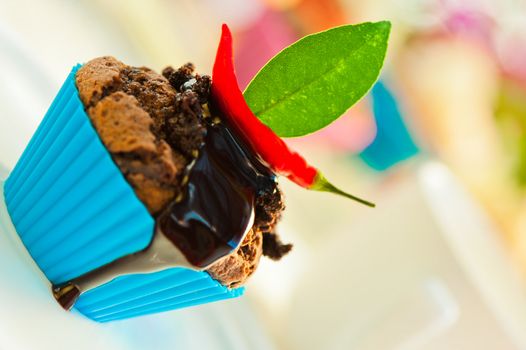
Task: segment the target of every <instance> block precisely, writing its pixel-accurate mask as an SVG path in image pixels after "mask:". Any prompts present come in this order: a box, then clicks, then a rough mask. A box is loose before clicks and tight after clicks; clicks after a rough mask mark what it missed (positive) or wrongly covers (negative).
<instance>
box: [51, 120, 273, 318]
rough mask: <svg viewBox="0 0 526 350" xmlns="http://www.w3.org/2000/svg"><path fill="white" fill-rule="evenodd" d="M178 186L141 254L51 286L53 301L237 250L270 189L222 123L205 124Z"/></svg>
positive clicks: (68, 303)
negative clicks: (129, 276) (257, 200)
mask: <svg viewBox="0 0 526 350" xmlns="http://www.w3.org/2000/svg"><path fill="white" fill-rule="evenodd" d="M207 120H208V121H210V120H211V118H207ZM183 184H184V185H185V186H184V192H183V193H182V196H181V197H180V198H178V199H177V200H176V201H174V202H173V203H171V204H170V205H169V206H168V207H167V208H166V209H165V210H164V212H163V213H162V214H161V215H160V216H159V217H158V218H157V227H156V231H155V233H154V236H153V239H152V241H151V243H150V245H149V246H148V247H147V248H146V249H144V250H142V251H140V252H138V253H135V254H130V255H127V256H124V257H122V258H120V259H117V260H115V261H113V262H111V263H109V264H107V265H105V266H102V267H100V268H98V269H96V270H93V271H91V272H89V273H87V274H85V275H83V276H80V277H78V278H76V279H74V280H72V281H69V282H67V283H65V284H64V285H61V286H55V287H54V288H53V294H54V295H55V298H56V299H57V300H58V302H59V303H60V304H61V305H62V306H63V307H64V308H65V309H69V308H71V307H72V305H74V303H75V301H76V299H77V298H78V297H79V296H80V294H82V293H83V292H85V291H87V290H89V289H92V288H96V287H98V286H100V285H102V284H105V283H107V282H109V281H111V280H113V279H115V278H116V277H119V276H122V275H126V274H134V273H150V272H155V271H160V270H163V269H166V268H169V267H181V266H184V267H189V268H192V269H195V270H202V269H205V268H206V267H208V266H209V265H211V264H213V263H214V262H216V261H217V260H218V259H220V258H222V257H224V256H226V255H228V254H230V253H232V252H233V251H234V250H235V249H236V248H237V247H239V246H240V244H241V242H242V241H243V238H244V237H245V235H246V234H247V232H248V231H249V230H250V229H251V227H252V225H253V222H254V200H255V197H256V195H257V193H258V191H264V190H266V189H268V188H269V187H270V186H272V187H274V186H275V177H274V175H273V174H272V173H271V172H270V171H269V170H268V169H267V168H266V167H265V166H264V165H262V163H261V162H260V161H259V160H258V159H257V158H256V157H255V156H254V155H253V154H252V153H251V152H249V151H247V148H246V147H245V146H244V145H243V143H242V142H240V141H239V140H238V139H237V138H236V137H235V136H234V135H233V134H232V133H231V132H230V130H229V129H228V128H227V127H226V126H225V125H224V124H223V123H210V125H209V126H208V128H207V135H206V138H205V143H204V145H203V147H202V148H201V149H200V150H199V155H198V156H197V158H196V159H195V160H194V161H193V162H192V163H191V164H190V165H189V166H188V169H187V172H186V174H185V176H184V180H183Z"/></svg>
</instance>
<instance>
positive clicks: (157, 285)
mask: <svg viewBox="0 0 526 350" xmlns="http://www.w3.org/2000/svg"><path fill="white" fill-rule="evenodd" d="M79 68H80V66H76V67H74V68H73V70H72V72H71V73H70V74H69V76H68V78H67V79H66V81H65V83H64V85H63V86H62V88H61V89H60V91H59V93H58V95H57V96H56V98H55V100H54V101H53V103H52V105H51V107H50V108H49V110H48V112H47V113H46V115H45V117H44V119H43V121H42V123H41V124H40V126H39V127H38V129H37V131H36V132H35V134H34V135H33V137H32V139H31V141H30V142H29V144H28V146H27V147H26V149H25V151H24V153H23V154H22V156H21V157H20V159H19V161H18V163H17V164H16V166H15V168H14V169H13V171H12V172H11V174H10V175H9V177H8V179H7V180H6V182H5V185H4V194H5V201H6V205H7V209H8V211H9V214H10V216H11V219H12V221H13V224H14V226H15V227H16V230H17V233H18V235H19V236H20V238H21V240H22V242H23V243H24V245H25V246H26V248H27V250H28V251H29V253H30V255H31V256H32V257H33V259H34V260H35V262H36V263H37V265H38V266H39V267H40V269H41V270H42V271H43V272H44V274H45V275H46V276H47V278H48V279H49V280H50V281H51V282H52V283H53V284H60V283H64V282H66V281H68V280H71V279H73V278H75V277H78V276H80V275H83V274H84V273H86V272H89V271H92V270H94V269H96V268H98V267H101V266H103V265H105V264H107V263H109V262H111V261H113V260H116V259H118V258H120V257H123V256H125V255H128V254H131V253H135V252H138V251H140V250H142V249H144V248H146V247H147V246H148V244H149V243H150V241H151V239H152V236H153V232H154V225H155V221H154V219H153V218H152V217H151V216H150V214H149V213H148V211H147V209H146V208H145V207H144V205H143V204H142V202H141V201H140V200H139V199H138V198H137V197H136V195H135V193H134V191H133V189H132V187H131V186H130V185H129V184H128V183H127V182H126V180H125V178H124V177H123V175H122V173H121V172H120V170H119V169H118V167H117V166H116V165H115V163H114V162H113V160H112V159H111V156H110V154H109V152H108V151H107V150H106V148H105V147H104V145H103V144H102V142H101V140H100V139H99V137H98V135H97V132H96V131H95V129H94V128H93V126H92V125H91V122H90V120H89V117H88V116H87V114H86V112H85V111H84V106H83V104H82V102H81V100H80V98H79V94H78V91H77V88H76V86H75V73H76V72H77V70H78V69H79ZM242 292H243V289H242V288H241V289H237V290H236V289H234V290H232V289H229V288H226V287H224V286H222V285H221V284H220V283H218V282H217V281H215V280H214V279H212V278H211V277H210V275H208V274H207V273H206V272H198V271H193V270H189V269H185V268H172V269H168V270H165V271H161V272H157V273H150V274H140V275H127V276H122V277H119V278H117V279H115V280H113V281H111V282H109V283H107V284H105V285H103V286H100V287H97V288H95V289H93V290H91V291H88V292H86V293H84V294H82V295H81V297H80V298H79V300H78V302H77V304H76V305H75V306H74V307H75V308H76V309H78V310H79V311H80V312H81V313H83V314H84V315H86V316H87V317H89V318H92V319H94V320H97V321H110V320H118V319H122V318H128V317H134V316H140V315H143V314H150V313H154V312H160V311H167V310H172V309H177V308H181V307H186V306H191V305H197V304H202V303H207V302H211V301H216V300H221V299H227V298H232V297H236V296H239V295H241V294H242ZM50 298H52V295H51V292H50Z"/></svg>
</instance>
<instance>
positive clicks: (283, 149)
mask: <svg viewBox="0 0 526 350" xmlns="http://www.w3.org/2000/svg"><path fill="white" fill-rule="evenodd" d="M211 90H212V98H213V100H214V102H215V104H216V105H217V107H218V108H219V109H220V110H221V111H222V112H223V114H224V116H225V117H226V118H227V119H228V121H229V122H230V124H231V125H232V127H233V128H234V129H235V130H236V132H237V133H238V134H239V135H241V136H242V137H243V139H244V141H245V142H246V143H247V144H248V146H249V147H250V148H251V149H252V151H253V152H255V153H256V154H258V155H259V156H260V157H261V158H262V159H263V161H265V162H266V163H267V165H268V166H269V167H270V168H271V169H272V170H273V171H274V172H276V173H278V174H280V175H283V176H286V177H287V178H289V179H290V180H292V181H293V182H295V183H296V184H298V185H300V186H302V187H305V188H307V189H310V190H317V191H326V192H333V193H336V194H339V195H342V196H345V197H347V198H350V199H353V200H356V201H358V202H360V203H363V204H366V205H368V206H372V207H374V204H373V203H370V202H368V201H365V200H363V199H360V198H357V197H355V196H352V195H350V194H347V193H345V192H343V191H341V190H339V189H338V188H336V187H335V186H333V185H332V184H331V183H330V182H328V181H327V179H325V177H324V176H323V175H322V174H321V172H320V171H319V170H318V169H316V168H315V167H313V166H311V165H309V164H307V162H306V161H305V159H304V158H303V157H302V156H301V155H299V154H298V153H296V152H294V151H292V150H290V149H289V147H288V146H287V145H286V144H285V142H284V141H283V140H282V139H281V138H280V137H279V136H277V135H276V134H275V133H274V132H273V131H272V130H271V129H270V128H269V127H268V126H266V125H265V124H263V123H262V122H261V121H260V120H259V119H258V118H257V117H256V116H255V115H254V113H252V111H251V110H250V108H249V107H248V105H247V103H246V101H245V98H244V97H243V93H242V92H241V90H240V89H239V86H238V84H237V78H236V74H235V71H234V62H233V52H232V34H231V33H230V29H229V28H228V26H227V25H226V24H223V26H222V33H221V41H220V42H219V47H218V49H217V55H216V60H215V63H214V68H213V70H212V87H211Z"/></svg>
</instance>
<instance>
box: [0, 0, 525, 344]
mask: <svg viewBox="0 0 526 350" xmlns="http://www.w3.org/2000/svg"><path fill="white" fill-rule="evenodd" d="M384 19H386V20H390V21H391V22H392V32H391V38H390V46H389V51H388V55H387V59H386V64H385V67H384V70H383V73H382V75H381V77H380V80H379V81H378V83H377V84H376V85H375V86H374V87H373V89H372V90H371V91H370V93H369V94H368V95H367V96H366V98H364V99H362V101H360V102H359V103H358V104H357V105H355V106H354V107H353V108H352V109H351V110H350V111H348V112H347V113H346V114H345V115H344V116H343V117H342V118H340V119H339V120H338V121H336V122H334V123H333V124H331V125H330V126H329V127H327V128H325V129H324V130H322V131H321V132H319V133H316V134H315V135H309V136H307V137H303V138H298V139H289V140H287V141H288V142H289V143H290V145H291V146H292V147H293V148H295V149H296V150H298V151H301V152H302V153H303V154H304V155H305V156H306V157H307V159H309V160H311V162H312V163H313V164H316V165H317V166H318V167H319V168H320V169H323V170H324V172H325V174H326V175H327V177H329V178H331V179H333V181H334V182H335V183H336V184H338V185H340V186H341V187H343V188H344V189H346V190H349V191H350V192H352V193H355V194H357V195H360V196H363V197H365V198H368V199H370V200H372V201H374V202H376V203H377V208H376V209H370V208H366V207H362V206H359V205H357V204H355V203H351V202H350V201H346V200H345V199H341V198H337V197H335V196H331V195H327V194H320V193H311V192H307V191H304V190H302V189H300V188H297V187H295V186H294V185H291V184H290V183H288V182H287V181H286V180H282V181H281V182H282V186H283V188H284V191H285V193H286V197H287V198H286V199H287V211H286V212H285V215H284V218H283V221H282V223H281V226H280V233H281V236H282V238H283V240H284V241H286V242H293V243H294V245H295V246H294V250H293V251H292V252H291V254H289V255H288V256H286V257H285V258H284V259H283V260H282V261H280V262H273V261H268V260H262V262H261V265H260V268H259V271H258V273H257V274H256V275H255V276H254V277H253V278H252V279H251V280H250V281H249V283H248V286H247V293H246V297H244V299H243V300H242V301H238V300H234V301H228V302H224V303H222V305H205V306H201V307H197V308H195V309H190V310H184V311H181V312H175V314H176V315H171V316H170V315H169V316H167V315H157V316H148V317H144V318H142V319H141V320H137V321H136V320H132V321H124V322H120V323H119V325H118V326H114V325H102V326H100V327H106V328H105V329H104V332H105V334H106V335H108V337H111V336H112V333H111V332H115V333H116V334H118V336H119V337H127V336H128V334H130V337H131V336H132V334H133V337H135V338H134V339H138V337H140V336H139V335H138V334H144V337H156V338H157V339H158V343H156V344H157V345H156V347H152V348H159V349H164V348H165V346H168V345H169V344H176V345H177V344H179V345H181V344H183V343H182V342H183V340H182V339H186V340H184V341H187V343H184V344H187V345H184V346H182V347H183V348H185V347H188V348H210V349H526V333H525V332H524V329H526V287H525V286H526V283H525V281H526V195H525V194H526V192H525V191H526V1H524V0H500V1H492V0H463V1H452V0H399V1H389V0H367V1H360V0H222V1H214V0H178V1H168V0H156V1H153V0H151V1H138V0H119V1H111V2H110V1H101V0H95V1H93V0H90V1H87V0H84V1H75V2H71V1H59V0H48V1H45V2H43V1H42V2H35V1H28V0H17V1H6V0H2V1H0V64H1V67H2V71H1V75H2V78H1V79H2V83H1V84H0V163H2V165H3V167H4V168H6V169H10V168H12V167H13V166H14V164H15V162H16V160H17V159H18V157H19V156H20V154H21V152H22V150H23V149H24V147H25V145H26V143H27V142H28V140H29V138H30V137H31V135H32V133H33V132H34V130H35V129H36V127H37V125H38V123H39V121H40V120H41V118H42V116H43V115H44V113H45V111H46V109H47V107H48V106H49V104H50V103H51V101H52V99H53V97H54V94H55V92H56V91H57V89H58V87H60V85H61V83H62V81H63V79H65V77H66V75H67V74H68V72H69V70H70V69H71V67H72V66H73V65H75V64H76V63H82V62H85V61H87V60H89V59H91V58H94V57H97V56H101V55H113V56H115V57H117V58H118V59H120V60H122V61H124V62H126V63H128V64H130V65H138V66H142V65H144V66H149V67H151V68H154V69H156V70H161V69H162V68H164V67H165V66H167V65H172V66H175V67H178V66H180V65H182V64H184V63H186V62H188V61H191V62H193V63H195V64H196V66H197V70H198V72H200V73H203V74H209V73H210V72H211V67H212V62H213V58H214V54H215V49H216V47H217V42H218V37H219V30H220V24H221V23H222V22H226V23H228V24H229V25H230V27H231V28H232V30H233V31H234V37H235V53H236V57H235V59H236V69H237V72H238V79H239V83H240V85H241V86H242V87H244V86H246V85H247V84H248V82H249V81H250V79H251V77H253V76H254V75H255V74H256V73H257V71H258V70H259V69H260V68H261V67H262V66H263V65H264V64H265V62H267V61H268V60H269V59H270V58H271V57H272V56H273V55H274V54H276V53H277V52H279V51H280V50H281V49H283V48H284V47H286V46H287V45H289V44H291V43H293V42H294V41H296V40H297V39H299V38H300V37H302V36H304V35H306V34H309V33H314V32H318V31H321V30H324V29H327V28H330V27H333V26H338V25H342V24H347V23H358V22H363V21H375V20H384ZM4 321H5V320H4ZM137 322H140V323H137ZM108 327H109V328H108ZM112 327H113V328H112ZM161 327H162V329H163V330H164V331H163V332H161V331H159V329H160V328H161ZM181 329H183V330H184V332H183V333H184V336H181V335H180V334H181V333H182V332H181V331H180V330H181ZM167 330H170V331H167ZM178 330H179V331H178ZM108 332H109V333H108ZM160 334H162V336H161V338H159V336H160ZM174 334H178V335H177V337H175V338H176V339H171V338H170V337H174ZM194 336H195V338H194ZM162 337H166V338H165V339H166V341H163V338H162ZM8 338H9V336H8V335H7V336H6V335H4V337H3V338H2V337H0V347H1V348H4V347H3V345H2V343H1V339H4V341H6V340H5V339H8ZM168 339H170V340H168ZM9 342H10V344H16V343H17V339H10V340H9ZM136 344H143V343H141V342H136ZM188 344H189V345H188ZM198 344H199V347H197V346H198ZM204 344H206V345H204ZM143 345H144V344H143ZM99 348H101V347H99ZM130 348H132V347H130ZM167 348H168V347H167ZM170 348H171V349H173V348H174V347H173V346H172V345H170Z"/></svg>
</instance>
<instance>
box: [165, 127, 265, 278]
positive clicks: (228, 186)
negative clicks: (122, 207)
mask: <svg viewBox="0 0 526 350" xmlns="http://www.w3.org/2000/svg"><path fill="white" fill-rule="evenodd" d="M272 181H274V179H273V177H272V176H271V175H270V173H269V171H268V170H267V169H266V168H265V167H263V166H262V165H261V163H260V162H259V161H257V160H256V159H254V157H252V156H251V153H250V152H247V151H246V150H245V148H244V146H243V144H242V143H241V142H240V141H239V140H237V139H236V138H235V136H234V135H233V134H232V133H231V132H230V130H229V129H227V128H226V127H225V126H224V125H223V124H222V123H216V124H212V125H210V126H209V127H208V130H207V136H206V142H205V145H204V146H203V148H202V150H201V152H200V155H199V157H198V158H197V160H196V161H195V163H194V164H193V165H192V166H191V170H190V172H189V174H188V183H187V185H186V187H185V194H184V197H183V198H182V199H181V200H180V201H176V202H175V203H172V204H171V205H170V206H169V207H168V209H167V210H166V211H165V212H164V213H163V215H161V217H160V218H159V220H158V223H159V225H160V229H161V231H162V232H163V233H164V234H165V235H166V236H167V237H168V238H169V239H170V240H171V241H172V242H173V243H174V244H175V245H176V246H177V247H178V248H179V249H180V250H181V251H182V253H183V254H184V255H185V256H186V258H187V259H188V261H189V262H190V263H191V264H192V265H194V266H196V267H198V268H204V267H206V266H208V265H210V264H212V263H213V262H215V261H217V260H218V259H219V258H221V257H223V256H225V255H227V254H229V253H231V252H232V250H233V249H236V248H237V247H238V245H239V244H240V243H241V241H242V240H243V238H244V236H245V234H246V232H247V231H248V229H250V228H251V227H252V223H253V213H254V199H255V197H256V194H257V191H258V190H261V189H263V188H265V186H271V185H272V183H271V182H272Z"/></svg>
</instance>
